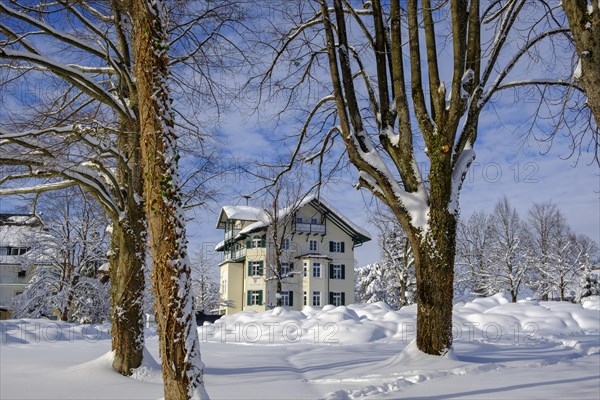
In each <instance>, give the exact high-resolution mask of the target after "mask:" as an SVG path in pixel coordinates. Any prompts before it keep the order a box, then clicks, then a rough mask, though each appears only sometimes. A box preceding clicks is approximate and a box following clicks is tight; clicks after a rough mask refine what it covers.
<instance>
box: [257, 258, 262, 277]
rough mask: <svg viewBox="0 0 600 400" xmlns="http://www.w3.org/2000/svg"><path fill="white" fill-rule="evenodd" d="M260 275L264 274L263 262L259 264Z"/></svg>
mask: <svg viewBox="0 0 600 400" xmlns="http://www.w3.org/2000/svg"><path fill="white" fill-rule="evenodd" d="M258 274H259V275H262V274H263V262H262V261H259V262H258Z"/></svg>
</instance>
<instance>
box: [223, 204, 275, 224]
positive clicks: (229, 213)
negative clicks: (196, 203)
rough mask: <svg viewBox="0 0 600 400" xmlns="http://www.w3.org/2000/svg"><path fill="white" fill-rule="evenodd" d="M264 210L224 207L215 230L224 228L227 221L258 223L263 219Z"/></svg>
mask: <svg viewBox="0 0 600 400" xmlns="http://www.w3.org/2000/svg"><path fill="white" fill-rule="evenodd" d="M265 213H266V212H265V210H264V209H262V208H257V207H250V206H224V207H223V208H222V209H221V214H219V220H218V221H217V228H218V229H222V228H224V227H225V221H227V220H229V219H234V220H241V221H258V220H259V219H261V218H264V215H265Z"/></svg>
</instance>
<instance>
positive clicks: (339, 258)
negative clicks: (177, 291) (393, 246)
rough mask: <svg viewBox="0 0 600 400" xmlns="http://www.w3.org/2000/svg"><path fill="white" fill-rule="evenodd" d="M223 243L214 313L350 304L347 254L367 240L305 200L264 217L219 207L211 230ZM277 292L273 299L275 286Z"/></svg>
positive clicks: (321, 203) (327, 209)
mask: <svg viewBox="0 0 600 400" xmlns="http://www.w3.org/2000/svg"><path fill="white" fill-rule="evenodd" d="M217 229H222V230H223V231H224V239H223V241H222V242H221V243H219V244H218V245H217V247H216V250H217V251H220V252H223V262H222V263H221V264H220V265H219V267H220V294H221V298H222V299H223V300H224V305H223V306H222V307H221V309H220V310H219V312H220V313H221V314H232V313H236V312H239V311H243V310H254V311H264V310H266V309H269V308H273V307H275V306H276V305H277V304H278V302H279V303H280V304H281V306H284V307H286V308H289V309H294V310H301V309H302V308H303V307H304V306H317V307H322V306H324V305H327V304H333V305H336V306H339V305H346V304H351V303H353V302H354V249H355V248H356V247H357V246H360V245H361V244H363V243H365V242H367V241H369V240H371V238H370V235H369V233H368V232H366V231H365V230H363V229H361V228H360V227H359V226H357V225H356V224H354V223H353V222H351V221H350V220H349V219H348V218H346V217H344V216H343V215H342V214H341V213H340V212H338V211H336V210H335V209H334V208H333V207H332V206H331V205H330V204H329V203H327V202H326V201H325V200H323V198H319V197H316V196H309V197H306V198H305V199H303V200H302V201H299V202H297V203H295V204H293V205H290V206H288V207H285V208H283V209H280V210H277V212H274V211H271V212H269V211H268V210H266V209H263V208H256V207H249V206H225V207H223V208H222V210H221V213H220V215H219V220H218V222H217ZM278 282H281V291H280V292H279V293H278V292H277V283H278Z"/></svg>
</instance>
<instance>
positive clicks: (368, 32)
mask: <svg viewBox="0 0 600 400" xmlns="http://www.w3.org/2000/svg"><path fill="white" fill-rule="evenodd" d="M404 6H405V8H404ZM526 6H527V2H526V1H525V0H509V1H500V2H497V1H494V2H480V1H479V0H472V1H468V2H464V1H459V0H452V1H440V2H431V1H429V0H424V1H422V2H418V1H416V0H414V1H408V2H406V3H403V2H400V1H399V0H392V1H390V2H381V1H379V0H374V1H370V2H365V3H364V4H363V2H354V1H350V0H331V1H327V0H319V1H315V2H298V3H295V8H292V7H289V6H287V3H286V9H285V11H282V12H281V16H282V18H281V20H282V21H286V20H289V19H291V20H292V22H291V24H290V26H289V27H287V26H286V28H285V29H288V30H284V31H282V33H281V39H280V45H279V46H278V47H277V48H276V53H275V61H274V63H273V64H272V66H271V68H270V69H269V71H268V73H267V75H266V77H265V78H264V79H263V83H264V84H265V85H267V84H268V87H269V88H270V89H271V88H272V89H271V90H272V92H271V93H272V94H273V96H274V97H275V96H279V97H282V96H286V98H287V99H288V100H286V101H287V103H286V104H288V105H289V104H290V103H292V102H293V100H292V99H293V98H294V97H296V96H298V95H300V94H305V95H307V96H309V98H311V99H312V98H315V97H316V96H318V98H320V100H318V101H317V103H316V106H315V107H314V108H313V109H312V110H311V111H307V112H305V119H306V123H305V125H304V127H303V129H302V130H301V132H300V135H299V144H298V145H297V150H296V152H295V153H294V157H293V158H292V162H294V161H296V160H298V159H308V160H313V159H315V158H317V157H319V156H322V155H323V154H325V153H327V154H330V153H329V152H328V150H329V149H331V148H332V146H333V143H334V142H335V141H337V140H341V141H342V142H343V144H344V149H343V151H342V152H345V154H347V157H348V159H349V160H350V163H351V164H353V165H354V166H355V167H356V169H357V170H358V184H357V187H358V188H366V189H368V190H369V191H371V192H372V193H373V195H374V196H376V197H377V198H379V199H380V200H381V201H382V202H383V203H384V204H386V205H387V206H388V207H389V208H390V210H391V212H392V213H393V215H394V216H395V218H396V219H397V220H398V222H399V223H400V225H401V226H402V227H403V229H404V230H405V232H406V233H407V236H408V239H409V242H410V245H411V248H412V251H413V253H414V256H415V265H416V274H417V302H418V303H419V307H418V320H417V346H418V348H419V349H421V350H422V351H424V352H426V353H429V354H443V353H445V352H446V351H447V350H448V349H449V348H450V347H451V346H452V332H451V331H452V330H451V326H452V297H453V280H454V258H455V233H456V221H457V215H458V210H459V203H458V198H459V193H460V189H461V186H462V183H463V180H464V177H465V175H466V173H467V171H468V168H469V165H470V164H471V162H472V161H473V159H474V157H475V153H474V151H473V145H474V144H475V141H476V138H477V132H478V120H479V115H480V114H481V112H482V110H484V108H485V106H486V105H487V104H488V103H489V101H490V99H491V98H492V96H493V95H494V93H496V92H497V91H498V90H501V89H503V88H506V87H510V85H508V84H507V83H506V78H507V76H511V75H510V74H511V72H513V71H514V68H515V65H517V64H518V61H519V60H520V59H521V58H522V57H523V56H524V55H525V54H527V52H528V50H530V49H531V48H532V47H533V46H535V45H536V44H537V43H539V42H540V41H541V40H542V39H543V38H545V37H547V36H548V35H549V32H548V30H543V31H537V30H527V29H526V31H528V32H530V35H529V36H528V37H523V36H521V34H520V32H522V31H521V30H519V31H516V30H513V27H514V26H515V24H516V22H517V21H518V20H519V16H520V15H521V14H520V13H521V11H522V10H523V9H524V8H526ZM294 12H296V13H295V14H294ZM444 17H445V18H444ZM520 23H523V24H529V27H530V28H531V27H532V26H533V27H538V26H541V25H539V24H537V22H531V21H527V20H526V19H523V20H522V21H520ZM520 28H523V26H520ZM544 28H547V25H544ZM557 29H558V28H557ZM442 32H443V33H442ZM423 39H424V42H423ZM509 42H510V43H511V46H510V48H509V46H505V44H506V43H509ZM445 43H447V44H448V47H446V46H445V45H444V44H445ZM450 43H451V46H450ZM510 52H512V54H511V53H510ZM500 54H502V57H500ZM281 64H284V65H285V67H284V68H281V69H278V66H280V65H281ZM286 68H287V69H286ZM325 74H327V75H328V78H325ZM444 77H446V78H447V79H449V82H450V83H449V84H448V85H446V83H445V82H444ZM294 78H295V79H294ZM290 108H291V107H290ZM320 132H325V133H324V134H321V135H320V134H319V133H320ZM315 141H318V142H320V143H321V147H320V148H319V151H318V152H317V155H316V156H312V155H307V154H305V153H303V152H302V149H303V148H305V147H308V148H314V143H315ZM311 143H312V145H311ZM421 144H424V147H425V148H424V150H425V156H423V157H422V156H421V154H417V153H419V152H418V150H419V146H420V145H421ZM303 146H304V147H303ZM337 154H340V152H338V153H337ZM424 157H426V160H427V167H428V170H429V172H428V174H427V176H424V175H423V172H422V171H421V169H420V168H419V166H418V161H420V160H422V159H423V158H424Z"/></svg>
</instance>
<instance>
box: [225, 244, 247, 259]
mask: <svg viewBox="0 0 600 400" xmlns="http://www.w3.org/2000/svg"><path fill="white" fill-rule="evenodd" d="M244 257H246V248H245V247H244V248H241V249H236V250H230V251H228V252H226V253H225V260H226V261H235V260H239V259H240V258H244Z"/></svg>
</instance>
